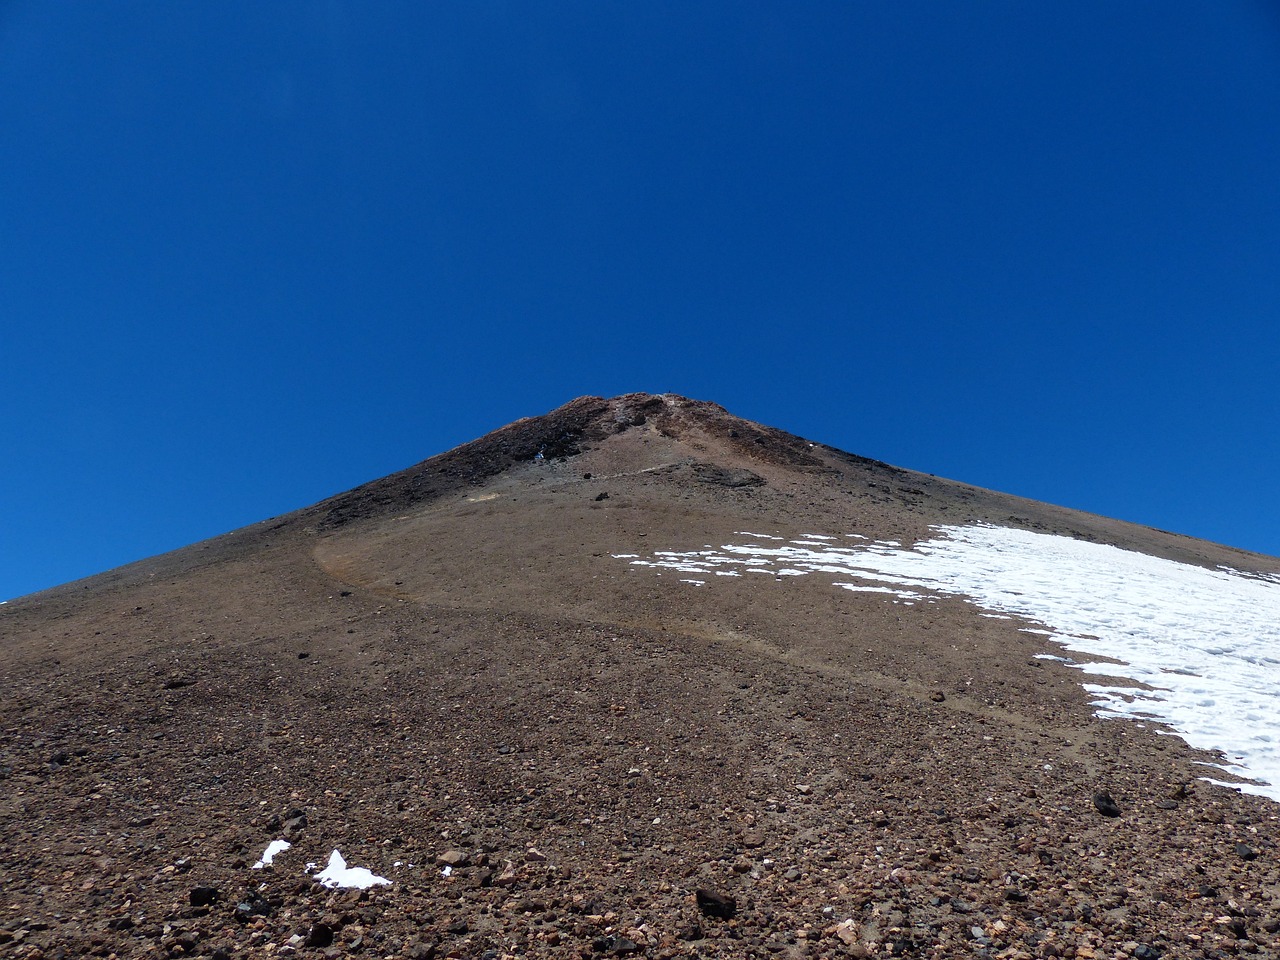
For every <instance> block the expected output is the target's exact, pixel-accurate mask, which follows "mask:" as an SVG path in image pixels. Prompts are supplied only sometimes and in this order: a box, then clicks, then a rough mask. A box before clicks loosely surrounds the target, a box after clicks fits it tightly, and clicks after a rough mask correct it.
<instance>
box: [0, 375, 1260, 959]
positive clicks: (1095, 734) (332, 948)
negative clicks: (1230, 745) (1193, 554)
mask: <svg viewBox="0 0 1280 960" xmlns="http://www.w3.org/2000/svg"><path fill="white" fill-rule="evenodd" d="M579 403H580V404H581V403H583V402H581V401H580V402H579ZM609 404H612V406H610V405H609ZM602 405H603V406H602ZM708 406H709V405H694V404H691V402H688V401H681V402H680V403H673V402H672V400H671V399H670V398H634V397H633V398H622V401H598V402H596V401H592V402H591V403H589V404H586V406H585V407H582V408H575V407H573V405H571V407H570V408H565V409H566V410H567V411H568V413H565V411H558V412H557V414H555V415H552V416H551V417H550V418H540V419H538V420H534V421H522V422H521V423H519V424H516V425H513V427H511V428H507V430H506V432H505V433H504V432H503V431H499V433H498V434H495V435H493V437H492V438H486V441H481V442H478V443H479V447H478V448H477V447H475V445H473V447H472V449H470V450H468V449H467V448H462V450H461V452H458V451H455V452H453V453H451V454H449V455H446V456H445V457H444V458H437V460H435V461H428V463H427V464H425V465H423V466H422V467H419V468H415V470H416V472H409V473H407V474H405V475H404V476H402V477H400V478H389V479H388V480H387V481H381V482H380V484H378V485H371V487H370V488H367V489H362V490H361V491H356V492H354V493H353V494H352V495H349V496H348V497H347V498H346V499H343V498H338V499H337V500H335V501H334V502H330V503H327V504H322V505H319V506H318V507H317V508H312V510H310V511H303V512H302V513H300V514H298V515H294V516H292V517H288V518H282V519H281V520H278V521H274V522H272V523H268V524H263V525H260V526H259V527H255V528H250V529H249V530H248V531H242V532H240V533H238V534H236V535H233V536H231V537H229V538H224V539H223V540H220V541H214V542H212V543H211V544H205V545H197V547H194V548H190V549H189V550H188V551H184V552H181V553H180V554H175V555H172V556H170V557H167V558H160V559H159V560H156V561H150V562H148V563H146V564H142V565H139V566H138V567H136V568H132V569H126V570H124V571H120V572H117V573H114V574H110V575H106V576H104V577H102V578H98V579H96V580H93V581H87V582H85V583H82V584H73V585H69V586H68V587H66V588H61V589H60V590H58V591H51V592H49V593H47V594H42V595H37V596H36V597H32V598H27V599H25V600H22V601H18V602H15V603H12V604H9V605H6V606H5V607H0V637H2V638H3V641H2V642H3V644H4V647H3V654H2V655H3V660H2V661H0V694H2V696H0V730H2V731H3V739H2V740H0V881H2V886H0V955H3V956H6V957H14V958H27V960H36V958H52V957H79V956H97V957H112V956H115V957H135V956H136V957H144V956H161V957H182V956H199V957H221V958H231V957H269V956H284V955H296V956H301V957H346V956H356V957H371V958H372V957H386V958H392V957H394V958H402V957H417V958H424V957H456V958H473V957H474V958H481V957H484V958H504V957H524V956H534V957H619V956H631V957H650V958H665V957H780V958H788V957H840V956H850V957H889V956H906V957H939V958H941V957H992V958H994V957H1004V958H1032V957H1036V958H1038V957H1098V958H1104V957H1105V958H1113V957H1114V958H1124V957H1133V958H1140V960H1151V958H1156V957H1165V958H1174V957H1227V956H1234V955H1237V954H1254V955H1257V956H1260V957H1266V956H1280V935H1278V933H1277V932H1278V931H1280V868H1278V866H1277V849H1276V831H1277V822H1278V821H1277V816H1278V815H1280V811H1278V810H1277V809H1276V807H1275V805H1274V804H1272V803H1270V802H1269V801H1265V800H1261V799H1258V798H1254V797H1249V796H1245V795H1242V794H1240V793H1239V792H1237V791H1235V790H1232V789H1228V788H1223V787H1214V786H1210V785H1208V784H1207V783H1204V782H1203V781H1201V780H1199V779H1197V778H1198V777H1200V776H1201V775H1203V773H1204V771H1205V768H1204V767H1202V766H1200V762H1201V761H1203V760H1205V759H1211V758H1206V757H1203V756H1201V755H1199V754H1196V753H1195V752H1193V751H1191V750H1190V749H1189V748H1187V747H1185V745H1183V744H1182V743H1181V741H1179V740H1177V739H1176V738H1174V737H1170V736H1166V735H1163V734H1162V733H1161V732H1159V731H1157V730H1154V729H1151V728H1149V727H1143V726H1140V725H1138V724H1133V723H1129V722H1121V721H1107V722H1101V721H1098V720H1095V719H1093V718H1092V717H1091V715H1090V709H1089V704H1088V700H1087V698H1086V696H1085V695H1084V693H1083V692H1082V691H1081V690H1080V688H1079V686H1078V679H1079V677H1078V675H1077V674H1075V673H1074V672H1073V671H1071V670H1069V669H1067V668H1066V667H1064V666H1062V665H1060V664H1057V663H1054V662H1051V661H1045V660H1038V659H1035V654H1036V653H1040V652H1044V651H1045V650H1046V649H1048V648H1045V647H1044V646H1043V641H1042V640H1040V639H1038V638H1036V637H1035V636H1032V635H1028V634H1025V633H1020V632H1019V630H1018V626H1019V625H1018V624H1016V623H1008V622H1003V621H995V620H989V619H983V618H981V617H980V616H979V615H978V613H977V612H976V611H975V610H974V609H973V608H971V607H969V606H968V605H966V604H963V603H960V602H948V603H947V604H939V605H937V606H934V607H930V608H929V609H928V610H924V609H914V608H906V607H902V606H898V605H894V604H892V603H890V602H888V601H887V600H885V599H884V598H881V597H876V596H866V595H851V594H849V595H844V596H836V595H835V593H838V592H833V591H831V590H830V589H829V587H827V586H825V585H822V584H817V583H814V584H805V585H800V586H797V587H795V588H791V587H790V586H789V587H788V591H787V592H786V593H781V592H771V591H770V589H768V587H769V585H766V587H761V586H759V585H757V584H751V585H746V584H727V585H725V586H724V589H722V590H719V591H718V592H716V593H715V594H713V593H712V592H711V591H709V590H708V591H706V592H701V593H697V592H694V591H693V590H692V589H691V588H688V587H687V586H686V587H685V588H683V589H678V585H677V584H675V583H674V582H671V581H669V580H663V579H658V578H656V577H654V576H653V575H652V574H650V573H647V572H643V571H635V570H630V569H628V568H627V567H626V565H625V564H622V563H620V562H619V561H617V560H615V559H614V558H613V557H612V555H611V551H614V552H616V551H618V550H622V549H625V548H627V547H629V546H633V545H634V544H636V543H639V542H642V541H639V540H638V538H639V537H644V538H645V541H643V542H650V543H651V545H652V541H657V540H662V542H670V543H672V544H673V546H678V545H680V544H681V538H682V537H683V538H684V541H685V542H692V543H693V544H694V545H695V546H696V545H697V543H699V542H701V540H700V538H701V537H703V536H707V537H710V536H713V535H715V534H717V533H719V532H722V531H725V530H731V529H734V528H735V527H736V526H738V525H740V524H743V523H747V522H750V523H753V524H755V525H756V526H757V527H758V526H759V525H760V524H761V523H763V522H769V523H773V524H774V525H775V528H776V529H780V530H794V531H803V529H805V528H806V527H807V526H810V525H812V524H814V523H816V522H818V521H819V520H821V521H823V522H824V523H826V524H828V526H831V525H835V526H841V527H842V528H844V529H855V527H854V525H855V524H861V525H862V527H861V529H864V530H869V531H872V532H880V531H887V532H891V533H894V534H895V535H897V536H906V537H908V538H909V537H910V536H911V535H912V534H913V532H914V531H920V530H923V529H924V528H925V526H927V524H928V523H929V522H932V521H933V520H934V519H935V518H936V517H938V516H948V517H955V516H956V514H957V513H959V512H962V511H965V510H967V511H970V512H971V513H973V514H974V515H975V516H977V517H984V516H990V515H991V514H992V513H993V512H994V511H1003V516H1002V517H1001V518H1000V519H1005V518H1007V517H1008V516H1009V514H1010V511H1011V510H1013V511H1016V513H1017V516H1018V518H1019V519H1020V520H1021V521H1022V522H1023V523H1024V524H1025V525H1028V526H1034V525H1041V526H1042V527H1054V526H1055V525H1056V526H1057V527H1059V528H1061V527H1062V526H1063V525H1064V524H1067V523H1068V522H1070V523H1074V524H1076V525H1077V526H1076V527H1075V528H1074V529H1075V532H1076V533H1077V534H1078V535H1088V536H1097V537H1102V536H1104V535H1106V536H1111V537H1112V538H1113V539H1116V540H1122V539H1124V538H1126V537H1127V538H1129V541H1130V542H1137V541H1138V540H1141V541H1142V542H1143V543H1144V544H1146V543H1156V542H1157V540H1158V537H1157V535H1156V534H1154V533H1152V532H1150V531H1134V530H1130V529H1129V528H1124V527H1123V526H1122V525H1116V526H1115V528H1114V529H1112V528H1111V527H1108V526H1107V525H1108V524H1110V523H1111V522H1110V521H1101V520H1099V519H1098V518H1079V517H1075V518H1067V516H1066V515H1067V513H1068V512H1066V511H1056V510H1054V509H1052V508H1044V509H1039V508H1035V507H1031V506H1028V505H1027V504H1026V503H1025V502H1020V501H1019V502H1014V501H1012V500H1010V499H1009V498H1004V499H999V498H998V495H991V494H986V493H984V492H972V488H961V487H959V486H958V485H950V486H948V485H946V484H945V482H943V481H937V480H936V479H935V478H921V477H919V476H918V475H910V476H908V475H906V474H905V473H904V472H903V471H893V468H887V467H884V465H877V464H874V463H873V462H870V461H857V460H856V458H849V457H848V456H847V455H837V454H838V452H831V451H827V450H826V449H825V448H820V447H814V446H813V445H807V444H805V445H800V444H802V443H803V442H801V441H798V440H797V439H796V438H788V437H787V436H786V435H784V434H777V432H776V431H768V430H767V428H759V427H758V426H757V425H753V424H747V423H745V422H743V421H736V420H733V419H732V418H728V416H727V415H724V414H723V411H719V410H718V408H713V409H710V410H708ZM557 417H558V419H557ZM636 421H638V422H636ZM730 433H732V434H733V435H732V436H731V435H730ZM760 437H763V438H765V439H764V440H763V441H760V440H759V438H760ZM494 438H496V439H494ZM538 453H541V454H542V456H541V457H537V456H536V454H538ZM793 454H794V457H793V456H792V455H793ZM800 457H809V458H812V459H813V461H814V462H813V463H808V462H796V461H797V459H798V458H800ZM711 467H714V468H715V470H711V469H710V468H711ZM717 470H718V471H719V472H718V473H717V472H716V471H717ZM740 471H747V472H749V473H750V474H751V476H753V477H757V478H758V479H759V482H756V481H751V482H746V483H743V482H740V481H741V480H742V478H743V476H744V474H743V473H741V472H740ZM588 475H589V476H588ZM708 476H710V477H711V480H707V477H708ZM601 494H607V497H601V496H600V495H601ZM1064 518H1066V519H1064ZM695 528H696V529H695ZM691 530H692V531H693V532H692V533H691V532H690V531H691ZM1143 538H1146V539H1145V540H1144V539H1143ZM1160 543H1163V541H1160ZM1163 549H1166V550H1167V551H1174V550H1183V551H1184V552H1185V551H1188V550H1202V551H1204V556H1205V558H1206V562H1207V561H1209V560H1216V556H1215V555H1212V551H1213V550H1215V549H1217V550H1221V549H1223V548H1211V546H1203V545H1194V544H1192V545H1190V546H1188V545H1186V544H1181V545H1178V544H1175V545H1172V546H1166V547H1164V548H1163ZM1233 559H1234V562H1235V563H1236V565H1237V566H1240V565H1241V561H1240V558H1239V557H1238V556H1235V557H1234V558H1233ZM275 840H286V841H288V842H289V844H290V846H289V848H288V849H287V850H284V851H283V852H280V853H278V854H276V856H275V857H274V859H273V861H272V863H271V864H270V865H266V866H262V867H256V866H255V865H256V864H257V863H258V861H259V860H261V859H262V857H263V854H264V852H265V851H266V849H267V846H268V844H270V843H271V842H272V841H275ZM334 850H338V851H340V852H341V855H342V856H343V857H345V859H346V861H347V862H348V863H349V864H350V865H351V866H353V867H363V868H367V869H368V870H370V871H372V874H373V875H376V876H377V877H381V878H385V879H386V880H387V881H388V882H387V883H386V884H377V885H374V886H371V887H369V888H367V889H342V888H339V889H332V888H329V887H326V886H324V885H322V884H321V883H320V882H319V881H318V880H317V878H316V875H317V874H318V873H319V871H320V870H321V869H323V868H324V867H325V866H326V864H327V862H328V861H329V858H330V855H331V853H332V852H333V851H334ZM309 864H310V865H311V866H310V867H308V865H309Z"/></svg>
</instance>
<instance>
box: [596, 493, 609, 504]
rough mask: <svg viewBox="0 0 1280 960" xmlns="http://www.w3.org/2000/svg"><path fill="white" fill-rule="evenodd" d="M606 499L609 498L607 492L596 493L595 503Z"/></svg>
mask: <svg viewBox="0 0 1280 960" xmlns="http://www.w3.org/2000/svg"><path fill="white" fill-rule="evenodd" d="M608 499H609V494H607V493H598V494H596V502H597V503H599V502H600V501H601V500H608Z"/></svg>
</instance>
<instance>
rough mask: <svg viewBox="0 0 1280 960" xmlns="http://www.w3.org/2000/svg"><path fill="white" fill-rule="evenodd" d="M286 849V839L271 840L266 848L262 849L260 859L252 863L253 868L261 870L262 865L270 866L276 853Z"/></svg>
mask: <svg viewBox="0 0 1280 960" xmlns="http://www.w3.org/2000/svg"><path fill="white" fill-rule="evenodd" d="M288 849H289V841H288V840H272V841H271V842H270V843H268V844H267V849H266V850H264V851H262V859H261V860H259V861H258V862H257V863H255V864H254V865H253V869H254V870H261V869H262V868H263V867H269V866H271V861H272V860H274V859H275V858H276V854H277V853H284V852H285V851H286V850H288Z"/></svg>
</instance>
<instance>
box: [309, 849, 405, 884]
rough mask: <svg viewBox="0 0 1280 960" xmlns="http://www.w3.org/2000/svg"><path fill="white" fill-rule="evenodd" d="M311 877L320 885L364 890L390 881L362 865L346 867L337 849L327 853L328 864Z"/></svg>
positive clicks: (345, 862)
mask: <svg viewBox="0 0 1280 960" xmlns="http://www.w3.org/2000/svg"><path fill="white" fill-rule="evenodd" d="M313 879H314V880H315V881H316V883H319V884H321V885H322V886H326V887H331V888H337V887H345V888H349V889H355V890H365V889H367V888H368V887H372V886H378V885H382V884H389V883H390V882H391V881H390V880H388V879H387V878H386V877H379V876H375V875H374V874H373V873H371V872H370V871H368V870H366V869H365V868H364V867H348V866H347V861H346V860H344V859H343V858H342V854H340V853H339V852H338V851H337V850H335V851H333V853H331V854H329V865H328V866H327V867H325V868H324V869H323V870H322V871H320V872H319V873H317V874H316V875H315V877H314V878H313Z"/></svg>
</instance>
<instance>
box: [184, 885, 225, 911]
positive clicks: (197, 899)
mask: <svg viewBox="0 0 1280 960" xmlns="http://www.w3.org/2000/svg"><path fill="white" fill-rule="evenodd" d="M219 896H220V894H219V893H218V890H217V888H216V887H192V888H191V893H190V894H188V899H189V900H190V901H191V905H192V906H193V907H207V906H209V905H210V904H212V903H216V902H217V900H218V897H219Z"/></svg>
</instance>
